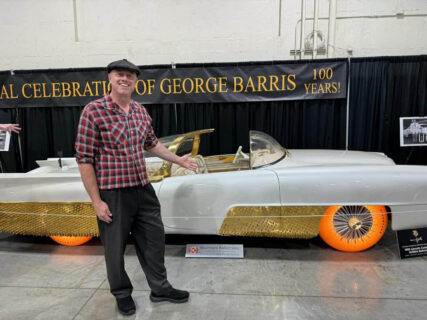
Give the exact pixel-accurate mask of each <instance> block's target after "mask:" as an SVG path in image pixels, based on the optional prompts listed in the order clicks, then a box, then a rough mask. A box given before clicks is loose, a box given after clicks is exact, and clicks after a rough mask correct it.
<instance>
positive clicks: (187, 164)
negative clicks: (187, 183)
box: [179, 153, 199, 171]
mask: <svg viewBox="0 0 427 320" xmlns="http://www.w3.org/2000/svg"><path fill="white" fill-rule="evenodd" d="M190 156H191V153H189V154H186V155H185V156H182V157H181V159H180V161H179V165H180V166H181V167H184V168H186V169H190V170H191V171H196V170H197V168H198V167H199V166H198V165H197V163H196V161H194V160H192V159H190Z"/></svg>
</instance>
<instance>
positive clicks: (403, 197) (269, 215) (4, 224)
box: [0, 129, 427, 251]
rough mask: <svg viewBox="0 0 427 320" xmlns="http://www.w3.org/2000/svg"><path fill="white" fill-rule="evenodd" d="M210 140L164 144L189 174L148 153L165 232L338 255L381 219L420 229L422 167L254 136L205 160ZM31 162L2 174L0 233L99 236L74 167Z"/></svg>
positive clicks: (370, 236)
mask: <svg viewBox="0 0 427 320" xmlns="http://www.w3.org/2000/svg"><path fill="white" fill-rule="evenodd" d="M212 131H213V129H206V130H198V131H194V132H190V133H186V134H183V135H177V136H173V137H171V138H169V139H168V138H166V139H162V141H163V143H164V144H165V145H167V146H168V147H169V149H170V150H171V151H173V152H175V153H177V154H185V153H188V152H191V154H192V156H193V158H194V159H195V160H196V161H197V162H198V165H199V169H198V171H197V172H196V173H195V172H192V171H189V170H187V169H184V168H181V167H177V166H176V165H172V164H171V163H169V162H166V161H162V160H161V159H159V158H156V157H151V156H150V155H149V154H147V157H146V163H147V170H148V173H149V176H150V179H151V181H152V184H153V186H154V189H155V190H156V193H157V195H158V197H159V199H160V203H161V206H162V218H163V222H164V225H165V230H166V232H167V233H173V234H220V235H228V236H260V237H286V238H313V237H316V236H317V235H320V237H321V238H322V239H323V240H324V241H325V242H326V243H327V244H329V245H330V246H332V247H334V248H336V249H338V250H342V251H362V250H365V249H367V248H369V247H371V246H373V245H374V244H375V243H377V242H378V241H379V240H380V239H381V237H382V235H383V234H384V232H385V229H386V227H387V223H388V220H389V217H391V227H392V229H393V230H402V229H410V228H421V227H427V166H410V165H396V164H395V163H394V162H393V161H392V160H391V159H390V158H388V157H387V156H385V155H384V154H382V153H373V152H358V151H343V150H287V149H285V148H283V147H282V146H281V145H280V144H279V143H278V142H277V141H276V140H274V139H273V138H272V137H270V136H269V135H267V134H265V133H262V132H258V131H251V132H250V151H249V153H248V154H246V153H244V152H242V150H241V147H240V148H239V149H238V150H237V152H236V154H235V155H220V156H206V157H203V156H201V155H199V154H198V150H199V145H200V136H201V135H202V134H205V133H210V132H212ZM37 163H38V164H39V166H40V167H39V168H37V169H35V170H32V171H30V172H27V173H8V174H1V175H0V188H1V191H2V192H1V194H0V231H3V232H12V233H19V234H30V235H44V236H52V238H53V239H54V240H56V241H58V242H60V243H63V244H76V243H79V242H72V241H74V240H76V239H77V240H78V241H80V242H81V243H82V242H84V241H87V240H88V239H90V237H91V236H96V235H98V228H97V224H96V217H95V214H94V211H93V209H92V206H91V204H90V200H89V197H88V195H87V193H86V191H85V189H84V187H83V184H82V182H81V179H80V175H79V172H78V169H77V164H76V161H75V159H74V158H63V159H58V158H51V159H48V160H44V161H37ZM113 214H114V213H113ZM64 236H65V237H64ZM68 241H70V242H68Z"/></svg>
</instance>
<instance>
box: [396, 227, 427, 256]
mask: <svg viewBox="0 0 427 320" xmlns="http://www.w3.org/2000/svg"><path fill="white" fill-rule="evenodd" d="M397 241H398V243H399V248H400V258H401V259H406V258H413V257H421V256H425V255H427V228H417V229H408V230H398V231H397Z"/></svg>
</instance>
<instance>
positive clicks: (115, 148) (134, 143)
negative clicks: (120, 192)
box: [75, 94, 158, 189]
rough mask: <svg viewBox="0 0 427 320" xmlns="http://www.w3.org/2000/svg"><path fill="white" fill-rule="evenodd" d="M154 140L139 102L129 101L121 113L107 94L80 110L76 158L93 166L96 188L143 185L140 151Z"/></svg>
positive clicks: (146, 116) (146, 180) (143, 170)
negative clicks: (126, 107) (125, 110)
mask: <svg viewBox="0 0 427 320" xmlns="http://www.w3.org/2000/svg"><path fill="white" fill-rule="evenodd" d="M157 142H158V141H157V138H156V136H155V134H154V131H153V128H152V126H151V118H150V116H149V114H148V112H147V110H145V108H144V107H143V106H142V105H141V104H140V103H138V102H136V101H133V100H132V102H131V104H130V108H129V113H128V114H125V113H124V112H123V111H122V110H121V109H120V107H119V106H118V105H117V104H116V103H114V101H113V100H112V99H111V96H110V95H109V94H107V95H106V96H105V97H103V98H101V99H98V100H96V101H92V102H91V103H89V104H88V105H87V106H86V107H85V108H84V109H83V111H82V114H81V116H80V122H79V128H78V131H77V138H76V145H75V147H76V158H77V162H78V163H91V164H93V165H94V168H95V172H96V179H97V181H98V187H99V188H100V189H114V188H125V187H131V186H137V185H146V184H147V183H149V182H150V181H149V179H148V175H147V171H146V169H145V160H144V152H143V151H144V149H150V148H152V147H154V146H155V145H156V144H157Z"/></svg>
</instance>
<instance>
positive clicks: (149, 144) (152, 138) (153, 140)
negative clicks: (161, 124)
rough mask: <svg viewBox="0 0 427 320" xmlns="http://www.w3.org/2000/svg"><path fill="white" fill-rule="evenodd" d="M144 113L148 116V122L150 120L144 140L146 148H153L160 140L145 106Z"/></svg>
mask: <svg viewBox="0 0 427 320" xmlns="http://www.w3.org/2000/svg"><path fill="white" fill-rule="evenodd" d="M144 113H145V116H146V117H147V122H148V126H147V131H146V135H145V141H144V149H145V150H150V149H151V148H154V147H155V146H156V145H157V143H158V142H159V141H158V140H157V137H156V135H155V134H154V130H153V127H152V126H151V122H152V120H151V117H150V115H149V114H148V112H147V111H146V110H145V108H144Z"/></svg>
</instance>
